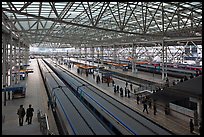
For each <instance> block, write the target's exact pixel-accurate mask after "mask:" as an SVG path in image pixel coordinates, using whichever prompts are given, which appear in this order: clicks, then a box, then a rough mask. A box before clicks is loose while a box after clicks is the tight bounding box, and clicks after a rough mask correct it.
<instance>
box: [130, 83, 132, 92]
mask: <svg viewBox="0 0 204 137" xmlns="http://www.w3.org/2000/svg"><path fill="white" fill-rule="evenodd" d="M130 90H131V91H132V83H130Z"/></svg>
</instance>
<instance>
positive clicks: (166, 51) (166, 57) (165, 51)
mask: <svg viewBox="0 0 204 137" xmlns="http://www.w3.org/2000/svg"><path fill="white" fill-rule="evenodd" d="M167 47H168V45H167V44H166V45H165V53H166V57H165V75H166V76H165V78H166V79H167Z"/></svg>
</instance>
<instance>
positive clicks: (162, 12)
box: [162, 2, 164, 80]
mask: <svg viewBox="0 0 204 137" xmlns="http://www.w3.org/2000/svg"><path fill="white" fill-rule="evenodd" d="M162 35H163V37H162V80H164V5H163V2H162Z"/></svg>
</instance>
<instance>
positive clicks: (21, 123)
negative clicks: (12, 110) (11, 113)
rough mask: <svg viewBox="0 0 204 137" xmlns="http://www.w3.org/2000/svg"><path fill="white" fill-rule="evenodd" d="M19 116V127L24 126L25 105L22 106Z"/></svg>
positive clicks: (18, 112)
mask: <svg viewBox="0 0 204 137" xmlns="http://www.w3.org/2000/svg"><path fill="white" fill-rule="evenodd" d="M17 115H18V118H19V126H23V118H24V116H25V109H24V108H23V105H20V108H19V109H18V111H17Z"/></svg>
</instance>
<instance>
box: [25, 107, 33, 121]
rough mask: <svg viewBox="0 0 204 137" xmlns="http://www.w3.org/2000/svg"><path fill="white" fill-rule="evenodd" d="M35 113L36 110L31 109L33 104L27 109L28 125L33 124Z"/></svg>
mask: <svg viewBox="0 0 204 137" xmlns="http://www.w3.org/2000/svg"><path fill="white" fill-rule="evenodd" d="M33 112H34V109H33V108H32V107H31V104H30V105H29V108H27V110H26V119H27V122H28V124H31V123H32V117H33Z"/></svg>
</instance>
